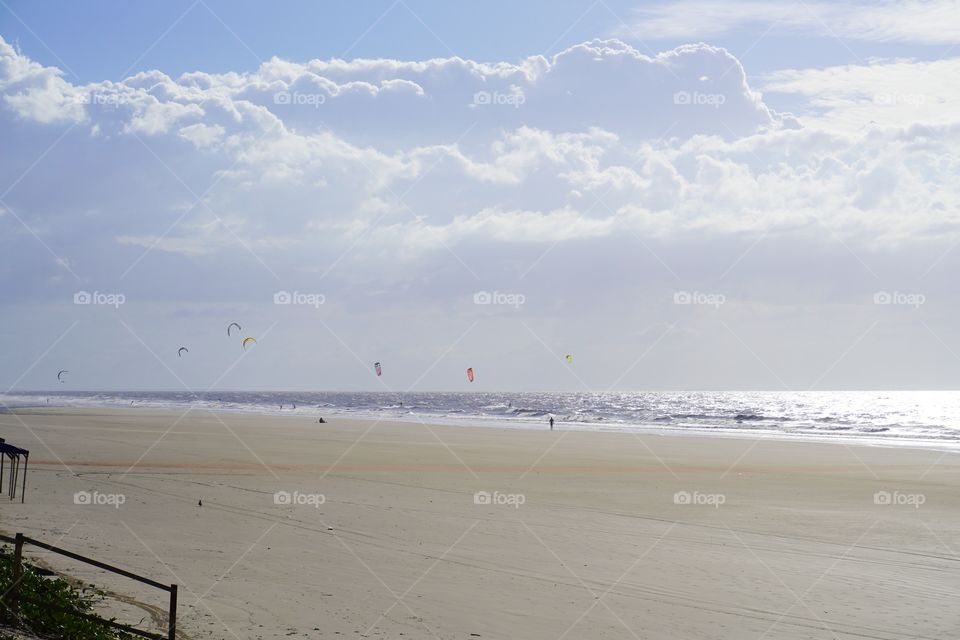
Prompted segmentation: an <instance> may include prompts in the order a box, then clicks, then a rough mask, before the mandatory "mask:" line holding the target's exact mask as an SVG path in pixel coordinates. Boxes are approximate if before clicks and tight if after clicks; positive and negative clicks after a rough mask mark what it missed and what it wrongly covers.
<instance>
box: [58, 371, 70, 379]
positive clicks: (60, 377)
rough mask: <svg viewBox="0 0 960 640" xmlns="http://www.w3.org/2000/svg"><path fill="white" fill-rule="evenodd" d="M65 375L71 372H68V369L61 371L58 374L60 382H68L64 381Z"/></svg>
mask: <svg viewBox="0 0 960 640" xmlns="http://www.w3.org/2000/svg"><path fill="white" fill-rule="evenodd" d="M65 373H70V372H69V371H67V370H66V369H61V370H60V373H58V374H57V380H59V381H60V382H66V380H64V379H63V374H65Z"/></svg>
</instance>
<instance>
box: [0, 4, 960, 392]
mask: <svg viewBox="0 0 960 640" xmlns="http://www.w3.org/2000/svg"><path fill="white" fill-rule="evenodd" d="M958 98H960V3H958V2H956V1H946V0H922V1H901V2H870V3H867V2H815V1H813V0H799V1H797V2H766V1H762V0H734V1H733V2H723V3H721V2H708V1H704V0H672V1H666V2H627V1H614V0H597V1H596V2H589V1H587V2H524V3H507V2H491V3H440V2H417V1H414V0H395V1H392V2H365V3H347V2H342V3H332V2H330V3H326V2H325V3H319V2H290V3H283V4H282V5H277V4H276V3H254V2H226V1H224V2H218V1H216V0H196V1H193V2H165V3H128V2H119V1H116V2H113V1H95V2H89V3H72V2H47V3H33V2H12V1H11V0H0V354H2V355H0V392H2V391H6V390H10V391H17V390H57V391H61V390H62V391H73V390H98V389H102V390H107V389H113V390H138V389H164V390H175V391H185V390H186V391H191V392H196V393H202V392H206V391H213V390H225V389H234V390H245V389H249V390H318V391H319V390H370V391H377V390H391V391H405V390H410V389H414V390H450V391H460V390H476V391H488V390H518V391H519V390H572V391H591V392H601V391H608V390H647V389H650V390H674V389H675V390H687V389H708V390H709V389H751V390H752V389H771V390H809V389H812V390H819V389H952V388H956V387H957V386H958V384H960V324H958V323H957V322H956V321H955V319H956V317H957V312H958V311H960V296H958V293H957V291H958V289H957V287H956V285H955V282H956V278H955V274H956V273H957V269H958V267H960V250H957V244H960V226H958V222H960V216H958V206H960V185H958V180H957V176H958V175H960V153H958V151H960V144H958V143H960V109H958ZM234 321H235V322H237V323H239V324H240V325H241V326H242V331H241V332H240V333H241V335H237V332H236V331H234V332H233V333H234V335H231V336H228V335H227V331H226V329H227V325H228V324H229V323H230V322H234ZM247 336H251V337H254V338H256V340H257V343H256V344H255V345H252V346H250V348H248V349H247V350H246V351H245V350H244V349H243V347H242V346H241V343H240V340H241V339H242V338H243V337H247ZM181 346H185V347H187V348H188V349H189V352H187V353H184V354H183V356H182V357H180V356H178V349H179V347H181ZM567 354H570V355H572V356H573V362H572V363H571V362H569V361H568V360H567V359H566V358H565V356H566V355H567ZM374 362H380V363H381V364H382V367H383V372H384V373H383V376H382V377H379V378H378V377H377V376H376V375H375V374H374V373H373V363H374ZM467 367H473V369H474V371H475V372H476V380H475V381H474V382H473V383H470V382H468V381H467V379H466V375H465V370H466V368H467ZM61 369H66V370H69V372H70V373H69V374H68V375H67V376H66V381H65V382H62V383H60V382H58V381H57V372H58V371H60V370H61Z"/></svg>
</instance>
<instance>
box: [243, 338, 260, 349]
mask: <svg viewBox="0 0 960 640" xmlns="http://www.w3.org/2000/svg"><path fill="white" fill-rule="evenodd" d="M251 342H252V343H253V344H257V341H256V340H255V339H254V338H249V337H247V338H244V339H243V348H244V349H246V348H247V345H248V344H249V343H251Z"/></svg>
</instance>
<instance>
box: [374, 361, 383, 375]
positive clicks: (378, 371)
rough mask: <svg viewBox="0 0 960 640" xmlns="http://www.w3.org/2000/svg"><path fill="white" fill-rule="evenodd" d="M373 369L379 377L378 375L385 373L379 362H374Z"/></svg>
mask: <svg viewBox="0 0 960 640" xmlns="http://www.w3.org/2000/svg"><path fill="white" fill-rule="evenodd" d="M373 369H374V371H376V372H377V375H378V376H379V375H380V374H381V373H382V372H383V370H382V369H381V368H380V363H379V362H374V363H373Z"/></svg>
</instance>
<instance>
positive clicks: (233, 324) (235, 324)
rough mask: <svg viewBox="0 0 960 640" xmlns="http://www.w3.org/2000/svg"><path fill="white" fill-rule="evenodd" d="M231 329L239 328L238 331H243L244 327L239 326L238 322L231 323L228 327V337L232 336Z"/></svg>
mask: <svg viewBox="0 0 960 640" xmlns="http://www.w3.org/2000/svg"><path fill="white" fill-rule="evenodd" d="M231 327H236V328H237V331H243V327H241V326H240V325H238V324H237V323H236V322H231V323H230V324H228V325H227V337H229V336H230V328H231Z"/></svg>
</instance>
